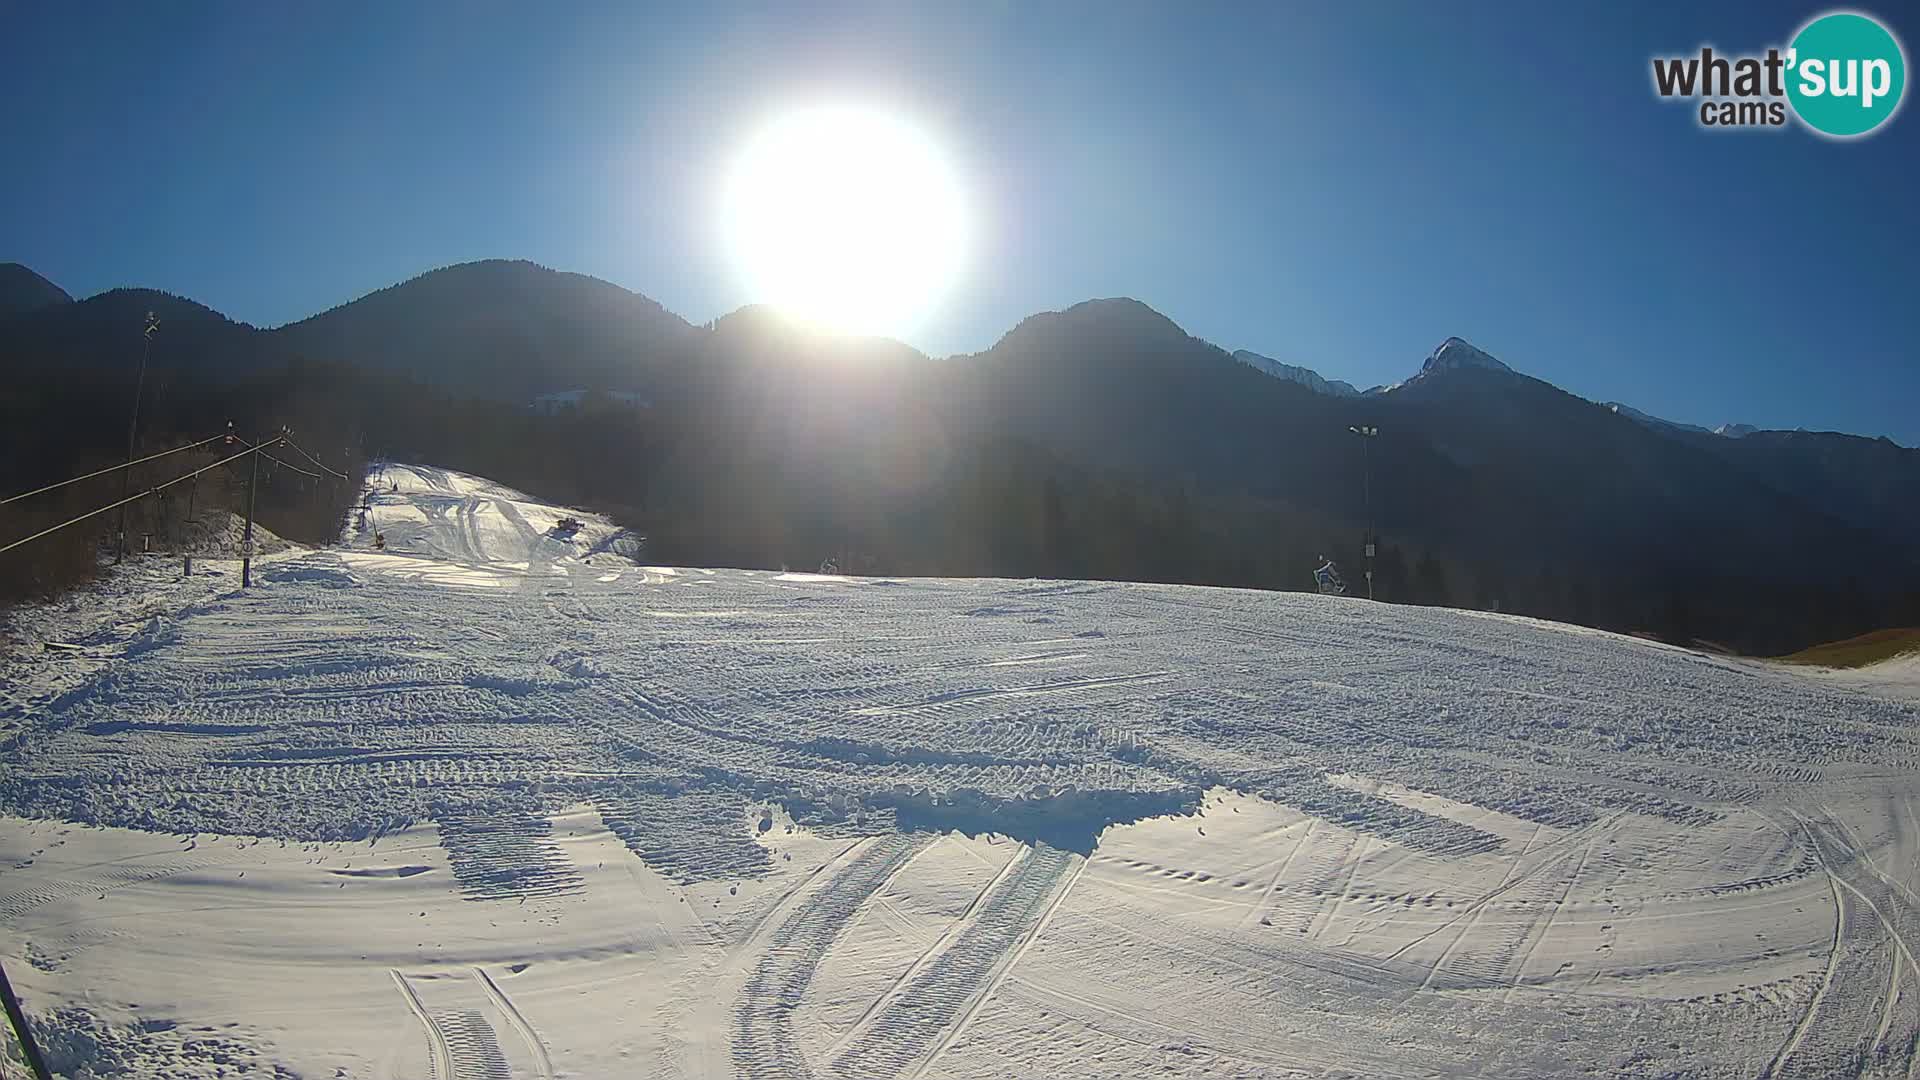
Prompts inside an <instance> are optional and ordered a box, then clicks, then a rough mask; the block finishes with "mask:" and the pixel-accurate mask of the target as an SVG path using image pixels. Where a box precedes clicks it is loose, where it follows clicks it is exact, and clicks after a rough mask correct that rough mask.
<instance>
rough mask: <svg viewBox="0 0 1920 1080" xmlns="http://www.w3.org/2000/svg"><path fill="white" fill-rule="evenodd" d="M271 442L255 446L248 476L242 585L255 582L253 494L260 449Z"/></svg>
mask: <svg viewBox="0 0 1920 1080" xmlns="http://www.w3.org/2000/svg"><path fill="white" fill-rule="evenodd" d="M270 445H272V444H270V443H261V444H260V446H256V447H254V448H253V471H252V473H251V475H249V476H248V477H247V527H246V529H245V530H244V531H243V532H242V533H241V534H240V587H241V588H243V589H244V588H247V587H248V586H250V585H252V584H253V496H254V493H255V492H256V491H258V490H259V488H260V451H261V449H262V448H263V447H266V446H270Z"/></svg>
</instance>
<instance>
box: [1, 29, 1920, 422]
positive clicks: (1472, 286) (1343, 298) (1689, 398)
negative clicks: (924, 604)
mask: <svg viewBox="0 0 1920 1080" xmlns="http://www.w3.org/2000/svg"><path fill="white" fill-rule="evenodd" d="M548 7H554V8H562V9H565V11H564V13H556V12H555V11H550V10H546V8H548ZM1196 9H1197V10H1196ZM1824 10H1827V9H1826V8H1825V7H1822V6H1819V5H1787V6H1770V5H1762V4H1749V3H1738V4H1717V5H1716V4H1688V5H1666V4H1621V5H1585V6H1582V7H1581V8H1580V9H1579V11H1578V17H1577V18H1575V17H1574V16H1573V11H1574V9H1572V8H1569V7H1566V6H1563V5H1540V4H1533V5H1520V4H1513V5H1496V4H1461V5H1420V4H1413V3H1384V4H1375V5H1352V4H1327V5H1324V6H1308V5H1305V4H1299V5H1296V4H1258V5H1254V4H1248V5H1244V6H1242V5H1231V4H1203V5H1186V4H1172V3H1165V4H1145V3H1119V4H1114V3H1101V4H1086V5H1078V4H1066V3H1048V4H1019V3H1006V4H991V3H980V4H944V3H942V4H934V3H927V4H920V5H913V4H902V3H884V4H873V5H851V6H847V5H831V6H827V5H817V4H776V5H770V6H766V7H755V6H750V5H745V4H731V3H729V4H720V5H698V6H696V5H687V6H685V7H681V8H676V9H672V10H668V9H645V8H641V7H639V6H637V5H628V4H610V5H606V6H605V7H600V8H595V7H592V6H588V5H531V4H517V5H510V4H506V3H468V4H460V5H432V6H429V5H426V4H389V5H375V4H355V3H341V4H324V5H323V4H302V5H272V4H258V5H243V4H239V3H215V4H206V5H170V4H150V5H149V4H139V5H136V4H126V5H118V6H111V7H105V8H97V7H92V6H90V5H87V4H84V3H72V4H41V5H23V6H20V7H15V8H13V9H11V10H10V11H9V13H8V15H7V19H6V34H5V37H4V39H0V91H3V92H4V100H5V101H6V102H7V107H6V109H5V110H4V114H0V137H3V138H4V142H3V143H0V145H5V146H6V147H7V148H8V154H7V165H6V167H5V168H4V169H0V260H18V261H20V262H24V263H26V264H28V265H29V266H32V267H34V268H35V269H37V270H39V271H40V272H42V273H43V274H46V275H47V276H48V277H50V278H52V279H53V280H54V281H56V282H57V283H59V284H60V285H62V286H63V287H65V288H67V289H68V290H69V291H70V292H73V293H75V294H76V295H86V294H90V293H93V292H97V291H100V290H102V289H106V288H111V287H113V286H116V285H148V286H155V287H162V288H166V289H169V290H171V291H174V292H179V293H183V294H185V295H188V296H191V297H192V298H194V299H196V300H199V301H201V302H203V303H206V304H208V305H210V306H212V307H215V308H217V309H219V310H221V311H223V312H226V313H227V314H229V315H231V316H233V317H235V318H239V319H243V320H246V321H249V322H253V323H256V324H260V325H277V324H279V323H282V322H286V321H289V320H292V319H296V318H299V317H301V316H304V315H307V314H311V313H313V312H316V311H319V310H322V309H325V308H327V307H330V306H332V305H334V304H337V303H341V302H344V301H346V300H348V299H351V298H353V297H354V296H357V295H359V294H361V293H364V292H366V291H368V290H370V289H374V288H378V287H380V286H383V285H388V284H392V283H393V282H396V281H399V280H402V279H404V278H407V277H411V276H413V275H415V274H417V273H420V272H421V271H424V270H426V269H430V268H432V267H435V266H440V265H445V264H448V263H453V262H460V261H464V260H468V259H475V258H486V257H512V258H528V259H533V260H535V261H538V262H541V263H544V264H546V265H549V266H553V267H556V268H560V269H566V270H576V271H580V272H583V273H588V274H593V275H596V276H599V277H603V278H606V279H608V280H611V281H614V282H617V283H619V284H621V285H624V286H626V287H628V288H631V289H634V290H635V291H638V292H642V293H645V294H647V295H649V296H652V297H654V298H655V299H658V300H659V301H661V302H662V303H664V304H666V305H667V306H668V307H669V308H671V309H673V310H674V311H677V312H679V313H680V314H682V315H684V316H686V317H687V318H689V319H692V320H695V321H703V320H705V319H708V318H712V317H714V316H716V315H719V314H722V313H724V312H726V311H729V310H731V309H733V308H735V307H737V306H739V305H741V304H743V303H746V302H749V301H751V300H753V299H755V298H754V297H752V296H750V295H747V293H746V292H745V289H744V287H743V284H742V282H741V280H740V275H739V274H738V272H737V270H736V268H735V267H733V266H732V265H730V264H729V263H728V262H727V260H726V258H725V254H724V252H723V250H722V248H721V245H720V244H719V243H718V242H717V235H718V228H719V225H718V218H719V210H718V208H717V206H716V205H715V203H716V195H717V189H718V187H719V180H720V177H721V176H722V174H723V170H724V167H725V164H726V162H727V161H728V160H729V157H730V154H731V153H732V152H733V151H734V150H735V149H736V148H737V146H738V145H739V143H740V141H741V139H742V138H743V136H744V135H745V134H746V133H747V132H748V131H750V130H751V129H752V128H753V126H754V124H755V122H756V120H758V119H760V118H763V117H765V116H766V115H767V114H768V113H770V112H771V111H773V110H775V109H777V108H779V107H781V106H783V105H788V104H792V103H796V102H805V101H809V100H818V99H833V100H847V99H853V100H860V101H871V102H875V103H878V104H883V105H885V106H887V107H890V108H895V109H898V110H900V111H902V112H904V113H906V114H908V115H910V116H912V117H913V118H914V119H915V121H916V122H917V123H919V124H921V125H922V126H924V127H925V128H926V129H927V130H929V131H930V132H932V133H933V134H934V135H935V137H937V138H938V139H939V140H940V141H941V143H942V144H943V145H944V146H945V147H946V148H947V150H948V152H949V153H950V154H951V156H952V157H953V158H954V159H955V161H956V162H957V164H958V167H959V169H960V170H961V173H962V175H963V177H964V180H965V183H966V184H967V187H968V190H969V192H970V193H971V196H972V200H973V203H974V205H975V207H976V216H977V218H978V223H977V229H976V236H975V239H974V250H973V255H972V259H971V262H970V265H969V270H968V272H967V275H966V277H965V278H964V279H963V280H962V281H961V282H960V283H959V284H958V285H957V287H956V288H955V289H954V290H953V292H952V294H951V295H949V296H948V297H947V298H946V299H945V301H944V302H943V303H942V304H941V306H940V307H939V309H938V310H937V311H936V312H935V313H934V315H933V317H932V318H931V319H930V320H929V321H928V323H927V325H926V326H925V327H924V329H923V330H922V331H921V332H920V333H918V334H916V335H913V338H912V343H913V344H915V345H917V346H919V347H921V348H923V349H925V350H927V351H929V352H932V353H935V354H945V353H951V352H963V351H972V350H976V349H983V348H986V347H987V346H989V345H991V344H992V343H993V342H994V341H995V340H996V339H997V338H998V336H999V335H1000V334H1001V333H1003V332H1004V331H1005V330H1007V329H1009V328H1010V327H1011V326H1013V325H1014V323H1016V322H1017V321H1018V320H1019V319H1020V318H1021V317H1023V316H1024V315H1027V314H1030V313H1032V312H1034V311H1039V310H1046V309H1050V308H1058V307H1062V306H1065V305H1067V304H1071V303H1073V302H1075V301H1078V300H1081V299H1086V298H1088V297H1095V296H1117V295H1125V296H1134V297H1138V298H1140V299H1142V300H1144V301H1146V302H1147V303H1149V304H1151V305H1153V306H1154V307H1156V308H1158V309H1159V310H1161V311H1163V312H1165V313H1166V314H1167V315H1169V316H1170V317H1172V318H1173V319H1174V320H1175V321H1177V322H1179V323H1180V324H1181V325H1182V326H1184V327H1185V328H1186V329H1187V330H1188V331H1189V332H1191V333H1193V334H1196V335H1198V336H1201V337H1204V338H1206V339H1208V340H1210V341H1213V342H1216V343H1218V344H1221V345H1223V346H1226V347H1228V348H1250V349H1254V350H1256V351H1259V352H1263V353H1266V354H1268V355H1271V356H1275V357H1278V358H1280V359H1283V360H1287V361H1289V362H1293V363H1300V364H1306V365H1308V366H1311V367H1314V368H1317V369H1318V370H1320V371H1321V372H1322V373H1323V374H1326V375H1328V376H1330V377H1335V378H1344V379H1347V380H1350V381H1352V382H1355V383H1357V384H1360V385H1362V386H1365V385H1370V384H1373V383H1378V382H1392V381H1396V380H1398V379H1400V378H1403V377H1405V376H1406V375H1407V374H1409V373H1410V372H1411V371H1412V370H1414V369H1415V368H1416V367H1417V366H1418V364H1419V362H1420V360H1421V359H1422V358H1423V357H1424V356H1425V355H1426V354H1427V353H1428V352H1429V351H1431V349H1432V348H1433V347H1434V346H1435V345H1436V344H1437V343H1439V341H1440V340H1441V339H1443V338H1445V337H1446V336H1448V335H1449V334H1458V335H1460V336H1462V337H1465V338H1468V339H1469V340H1471V341H1473V342H1475V343H1476V344H1478V345H1480V346H1481V347H1482V348H1485V349H1486V350H1487V351H1489V352H1491V353H1493V354H1494V355H1496V356H1498V357H1500V358H1501V359H1503V360H1505V361H1507V362H1508V363H1509V364H1511V365H1513V366H1514V367H1516V368H1518V369H1520V370H1522V371H1525V372H1528V373H1530V374H1533V375H1537V376H1539V377H1541V378H1545V379H1547V380H1549V381H1552V382H1554V383H1557V384H1559V385H1561V386H1564V387H1566V388H1567V389H1569V390H1572V391H1574V392H1576V393H1579V394H1582V395H1583V396H1587V397H1591V398H1594V399H1596V400H1608V399H1617V400H1623V401H1626V402H1629V403H1631V404H1634V405H1636V406H1639V407H1641V408H1644V409H1647V410H1648V411H1652V412H1656V413H1659V414H1662V415H1666V416H1669V417H1671V418H1673V419H1676V420H1683V421H1690V422H1697V423H1707V424H1715V423H1719V422H1721V421H1724V420H1739V421H1745V422H1750V423H1756V424H1760V425H1762V426H1770V427H1794V426H1806V427H1810V428H1821V429H1838V430H1847V431H1856V432H1861V433H1865V434H1871V435H1879V434H1886V435H1890V436H1892V437H1893V438H1895V439H1896V440H1898V441H1900V442H1902V443H1905V444H1907V445H1920V303H1916V285H1920V274H1916V269H1915V247H1916V242H1917V241H1920V198H1916V197H1915V195H1914V194H1913V192H1914V190H1915V179H1914V178H1915V176H1917V175H1920V114H1917V113H1915V111H1914V109H1913V108H1911V107H1908V108H1906V109H1904V110H1903V111H1902V113H1901V115H1899V116H1898V117H1896V118H1895V119H1894V121H1893V122H1892V123H1891V125H1890V126H1888V127H1886V128H1884V129H1883V130H1882V131H1881V132H1880V133H1878V134H1876V135H1875V136H1873V137H1871V138H1868V139H1865V140H1860V141H1856V142H1852V143H1836V142H1830V141H1826V140H1822V139H1819V138H1816V137H1814V136H1813V135H1811V134H1808V133H1807V132H1805V131H1804V130H1801V129H1799V128H1797V127H1795V128H1789V129H1788V130H1784V131H1761V132H1744V133H1715V132H1708V131H1703V130H1701V129H1700V128H1699V127H1697V126H1696V124H1695V121H1694V118H1693V113H1692V111H1691V110H1690V109H1689V107H1688V106H1687V105H1684V104H1678V103H1672V102H1661V101H1658V100H1656V99H1655V97H1654V96H1653V93H1652V90H1651V85H1650V78H1649V74H1648V62H1649V59H1650V58H1651V57H1652V56H1653V55H1655V54H1660V55H1680V54H1685V53H1688V52H1691V51H1695V50H1697V49H1698V47H1699V46H1700V45H1701V44H1703V43H1710V44H1712V45H1714V46H1715V47H1716V48H1718V49H1721V50H1726V51H1758V50H1761V49H1764V48H1765V47H1766V46H1768V45H1784V44H1785V43H1786V41H1787V40H1788V39H1789V38H1790V37H1791V35H1792V33H1793V31H1794V30H1795V29H1796V28H1797V27H1798V26H1799V25H1801V24H1802V23H1803V22H1805V21H1806V20H1807V19H1808V18H1809V17H1811V16H1813V15H1815V14H1818V13H1820V12H1822V11H1824ZM1867 10H1869V11H1872V10H1874V9H1873V8H1872V7H1871V6H1869V7H1868V8H1867ZM1909 11H1910V9H1905V8H1894V7H1888V8H1884V9H1881V10H1880V13H1881V14H1883V15H1885V16H1888V17H1889V20H1890V22H1891V25H1892V27H1893V29H1894V31H1895V32H1896V33H1897V34H1902V35H1903V38H1904V40H1907V41H1908V42H1909V43H1910V44H1909V51H1911V49H1912V46H1911V42H1912V41H1913V40H1914V38H1913V37H1912V36H1911V35H1914V34H1916V33H1920V27H1916V26H1910V25H1904V23H1905V22H1911V21H1913V20H1912V18H1911V17H1910V14H1909Z"/></svg>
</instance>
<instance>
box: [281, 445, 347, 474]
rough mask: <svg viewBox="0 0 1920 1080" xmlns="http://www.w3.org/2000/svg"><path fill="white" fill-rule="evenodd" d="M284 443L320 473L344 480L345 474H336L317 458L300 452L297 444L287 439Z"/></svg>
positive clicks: (302, 451)
mask: <svg viewBox="0 0 1920 1080" xmlns="http://www.w3.org/2000/svg"><path fill="white" fill-rule="evenodd" d="M285 442H286V444H287V446H289V447H291V448H292V449H293V451H294V452H295V453H297V454H299V455H300V456H301V457H303V458H306V459H307V460H308V461H310V462H312V463H313V467H314V468H316V469H319V470H320V471H322V472H325V473H327V474H329V475H331V476H333V477H335V478H337V479H340V480H345V479H346V478H347V474H346V473H343V472H336V471H335V470H333V469H331V468H328V467H327V463H326V462H324V461H321V460H320V459H319V458H317V457H314V456H313V455H312V454H309V453H307V452H306V451H305V450H302V449H301V448H300V444H299V443H296V442H294V441H293V440H292V439H287V440H285Z"/></svg>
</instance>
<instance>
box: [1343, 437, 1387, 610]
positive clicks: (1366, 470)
mask: <svg viewBox="0 0 1920 1080" xmlns="http://www.w3.org/2000/svg"><path fill="white" fill-rule="evenodd" d="M1347 430H1348V431H1351V432H1353V433H1354V434H1355V435H1358V436H1360V445H1361V451H1360V455H1361V462H1362V464H1361V477H1362V479H1361V491H1362V492H1364V497H1365V499H1366V507H1367V540H1366V555H1367V599H1369V600H1371V599H1373V555H1374V540H1375V537H1374V535H1373V440H1374V439H1376V438H1379V436H1380V429H1379V428H1377V427H1375V426H1373V425H1372V424H1357V425H1353V426H1350V427H1348V428H1347Z"/></svg>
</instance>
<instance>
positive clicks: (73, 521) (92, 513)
mask: <svg viewBox="0 0 1920 1080" xmlns="http://www.w3.org/2000/svg"><path fill="white" fill-rule="evenodd" d="M222 437H223V438H224V436H222ZM276 441H278V440H270V441H268V442H266V443H262V444H261V445H260V446H254V447H249V448H248V449H245V450H242V451H240V452H239V453H237V454H235V455H233V456H232V457H227V458H221V459H220V460H219V461H216V462H214V463H213V464H211V465H207V466H203V467H201V468H198V469H195V470H193V471H192V472H190V473H185V474H183V475H180V476H176V477H174V478H173V479H171V480H168V481H167V482H165V483H163V484H155V485H154V486H153V487H150V488H148V489H147V490H145V491H142V492H139V493H138V494H134V495H129V496H127V497H126V498H124V499H117V500H115V501H113V502H110V503H108V504H107V505H105V506H102V507H98V508H96V509H93V510H89V511H87V512H86V513H84V514H81V515H80V516H78V517H71V518H68V519H67V520H65V521H63V522H61V523H60V524H58V525H50V526H48V527H47V528H44V529H41V530H40V531H39V532H37V533H34V534H33V535H32V536H23V537H21V538H20V539H18V540H15V541H13V542H11V543H8V544H5V545H0V555H4V554H6V553H7V552H9V551H12V550H13V549H14V548H17V547H20V546H21V545H23V544H31V543H33V542H34V541H35V540H38V539H40V538H41V537H43V536H51V535H52V534H54V533H57V532H59V531H60V530H61V529H64V528H66V527H67V526H69V525H78V524H80V523H81V522H83V521H85V520H87V519H88V518H92V517H98V516H99V515H101V514H104V513H106V512H107V511H109V510H114V509H117V508H119V507H122V506H125V505H127V504H128V503H135V502H139V501H140V500H141V499H144V498H146V497H147V496H149V495H157V494H159V493H160V492H161V491H163V490H165V489H167V488H170V487H172V486H173V485H175V484H177V483H179V482H181V481H182V480H190V479H192V478H193V477H196V476H199V475H200V474H201V473H203V472H211V471H212V470H214V469H218V468H220V467H221V466H223V465H227V464H230V463H232V462H235V461H238V460H240V459H241V458H243V457H246V456H247V455H248V454H254V453H258V452H260V451H261V450H262V449H264V448H265V447H268V446H272V445H273V444H274V442H276Z"/></svg>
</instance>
